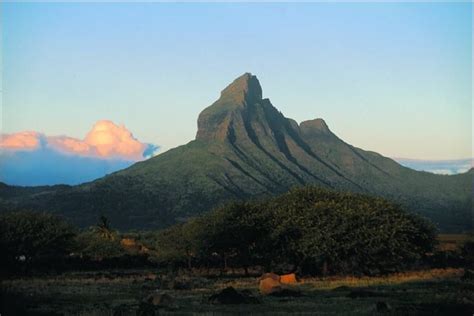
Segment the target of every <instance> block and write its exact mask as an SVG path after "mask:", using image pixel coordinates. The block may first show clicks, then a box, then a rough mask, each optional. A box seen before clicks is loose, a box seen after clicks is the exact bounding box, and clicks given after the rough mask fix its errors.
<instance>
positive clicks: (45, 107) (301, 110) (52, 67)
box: [1, 3, 472, 159]
mask: <svg viewBox="0 0 474 316" xmlns="http://www.w3.org/2000/svg"><path fill="white" fill-rule="evenodd" d="M1 6H2V57H3V73H2V81H3V95H2V103H3V104H2V108H3V116H2V125H3V126H2V132H3V133H13V132H18V131H23V130H34V131H39V132H43V133H45V134H47V135H64V134H65V135H69V136H71V137H76V138H83V137H84V135H85V134H86V133H87V131H88V130H89V129H90V127H91V126H92V125H93V124H94V122H96V121H98V120H101V119H107V120H112V121H114V122H116V123H119V124H120V123H124V124H125V125H126V127H127V128H128V129H129V130H131V131H132V132H133V134H134V135H135V136H136V137H137V138H138V139H140V140H142V141H144V142H147V143H154V144H158V145H160V146H161V147H162V148H164V149H167V148H171V147H175V146H178V145H181V144H184V143H186V142H188V141H190V140H192V139H193V138H194V136H195V132H196V120H197V116H198V114H199V112H200V111H201V110H202V109H204V108H205V107H206V106H208V105H210V104H211V103H212V102H213V101H214V100H215V99H216V98H217V97H218V95H219V92H220V90H222V89H223V88H224V87H225V86H226V85H227V84H228V83H230V82H231V81H232V80H233V79H234V78H235V77H237V76H239V75H240V74H242V73H244V72H247V71H248V72H252V73H253V74H255V75H257V77H258V78H259V79H260V82H261V84H262V86H263V90H264V96H265V97H269V98H270V100H271V101H272V103H273V104H274V105H275V106H276V107H277V108H278V109H279V110H281V111H282V112H283V113H284V114H285V116H287V117H291V118H294V119H296V120H297V121H303V120H306V119H312V118H316V117H322V118H324V119H325V120H326V122H327V123H328V125H329V127H330V128H331V129H332V130H333V131H334V132H335V133H336V134H337V135H338V136H339V137H341V138H342V139H344V140H345V141H347V142H349V143H351V144H353V145H355V146H358V147H361V148H364V149H368V150H373V151H377V152H380V153H382V154H384V155H386V156H391V157H406V158H417V159H460V158H468V157H471V156H472V152H471V148H472V128H471V127H472V126H471V122H472V109H471V107H472V105H471V101H472V88H471V85H472V80H471V72H472V58H471V53H472V48H471V42H472V31H471V30H472V21H471V20H472V5H471V4H470V3H451V4H447V3H332V4H331V3H299V4H291V3H276V4H262V3H260V4H255V3H233V4H224V3H207V4H206V3H197V4H190V3H142V4H132V3H102V4H99V3H76V4H71V3H2V4H1Z"/></svg>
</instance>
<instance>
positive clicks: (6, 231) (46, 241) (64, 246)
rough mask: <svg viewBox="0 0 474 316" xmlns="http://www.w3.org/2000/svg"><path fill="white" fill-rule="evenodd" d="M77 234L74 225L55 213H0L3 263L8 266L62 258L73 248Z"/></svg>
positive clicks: (0, 242)
mask: <svg viewBox="0 0 474 316" xmlns="http://www.w3.org/2000/svg"><path fill="white" fill-rule="evenodd" d="M75 233H76V232H75V230H74V228H73V227H72V226H71V225H69V224H68V223H67V222H65V221H64V220H62V219H61V218H59V217H57V216H55V215H52V214H46V213H35V212H28V211H22V212H9V213H4V214H2V215H0V252H1V253H2V263H3V264H4V265H6V266H7V267H18V266H19V265H25V266H31V265H34V264H36V263H37V262H39V261H44V260H49V259H57V258H61V257H63V256H65V255H67V254H69V253H70V252H71V251H73V249H74V236H75ZM51 264H54V260H52V261H51Z"/></svg>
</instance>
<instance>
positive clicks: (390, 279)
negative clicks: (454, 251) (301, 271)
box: [301, 268, 464, 290]
mask: <svg viewBox="0 0 474 316" xmlns="http://www.w3.org/2000/svg"><path fill="white" fill-rule="evenodd" d="M463 273H464V270H463V269H455V268H448V269H430V270H421V271H409V272H403V273H394V274H389V275H387V276H380V277H353V276H344V277H327V278H305V279H303V280H301V283H302V284H310V285H311V286H313V287H314V288H316V289H324V290H330V289H334V288H337V287H339V286H347V287H369V286H383V285H397V284H402V283H407V282H421V281H438V280H445V279H451V278H459V277H460V276H462V275H463Z"/></svg>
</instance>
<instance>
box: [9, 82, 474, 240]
mask: <svg viewBox="0 0 474 316" xmlns="http://www.w3.org/2000/svg"><path fill="white" fill-rule="evenodd" d="M473 175H474V172H473V170H472V169H471V170H470V171H469V172H467V173H465V174H460V175H453V176H447V175H435V174H431V173H427V172H419V171H414V170H411V169H409V168H405V167H403V166H401V165H399V164H398V163H396V162H395V161H393V160H392V159H389V158H386V157H383V156H382V155H380V154H377V153H375V152H369V151H364V150H362V149H359V148H356V147H354V146H352V145H349V144H347V143H345V142H344V141H343V140H341V139H339V138H338V137H337V136H336V135H334V134H333V133H332V132H331V130H330V129H329V128H328V126H327V125H326V123H325V122H324V121H323V120H322V119H315V120H310V121H305V122H302V123H301V124H298V123H297V122H295V121H294V120H291V119H288V118H286V117H284V116H283V114H282V113H280V112H279V111H278V110H277V109H276V108H275V107H273V105H272V104H271V102H270V100H269V99H264V98H262V89H261V86H260V83H259V82H258V80H257V78H256V77H255V76H253V75H251V74H248V73H246V74H244V75H243V76H241V77H239V78H237V79H236V80H235V81H234V82H233V83H231V84H230V85H229V86H228V87H226V88H225V89H224V90H223V91H222V93H221V96H220V98H219V99H218V100H217V101H216V102H214V104H212V105H211V106H209V107H208V108H206V109H204V111H202V112H201V114H200V115H199V119H198V132H197V135H196V139H195V140H194V141H191V142H190V143H188V144H186V145H183V146H180V147H177V148H175V149H171V150H169V151H167V152H165V153H163V154H161V155H158V156H156V157H154V158H151V159H148V160H146V161H143V162H139V163H136V164H134V165H133V166H131V167H129V168H128V169H125V170H122V171H119V172H116V173H114V174H111V175H109V176H106V177H104V178H101V179H99V180H96V181H93V182H91V183H87V184H83V185H79V186H73V187H69V186H54V187H45V188H43V189H38V188H14V187H9V186H2V187H0V198H1V204H2V207H3V208H12V207H23V208H32V209H41V210H48V211H53V212H58V213H61V214H64V215H65V216H67V217H69V218H71V219H72V220H73V221H74V222H75V223H77V224H79V225H83V226H84V225H90V224H92V223H94V222H95V221H96V220H97V217H98V216H99V214H104V215H106V216H108V217H109V218H111V220H112V222H113V223H114V225H116V226H118V227H119V228H122V229H124V228H125V229H128V228H157V227H166V226H168V225H170V224H172V223H174V222H176V221H181V220H185V219H186V218H189V217H191V216H195V215H197V214H200V213H202V212H205V211H208V210H210V209H211V208H212V207H215V206H217V205H218V204H220V203H224V202H226V201H229V200H237V199H249V198H258V197H263V196H268V195H274V194H277V193H281V192H285V191H287V190H288V189H289V188H291V187H295V186H303V185H307V184H312V185H318V186H322V187H328V188H333V189H338V190H345V191H353V192H360V193H366V194H372V195H379V196H383V197H386V198H388V199H391V200H393V201H395V202H398V203H400V204H402V205H403V206H405V207H406V208H408V209H409V210H411V211H413V212H417V213H420V214H422V215H424V216H426V217H428V218H430V219H431V220H433V221H434V222H435V223H436V224H437V225H439V227H440V228H441V229H442V230H445V231H466V230H470V229H471V228H472V203H471V202H472V179H473Z"/></svg>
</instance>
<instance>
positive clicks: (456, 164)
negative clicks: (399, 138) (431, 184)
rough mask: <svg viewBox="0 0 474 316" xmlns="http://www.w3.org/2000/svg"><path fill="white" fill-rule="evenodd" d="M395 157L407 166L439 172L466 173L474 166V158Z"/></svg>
mask: <svg viewBox="0 0 474 316" xmlns="http://www.w3.org/2000/svg"><path fill="white" fill-rule="evenodd" d="M394 159H395V161H397V162H398V163H400V164H401V165H403V166H405V167H408V168H411V169H415V170H418V171H427V172H431V173H437V174H458V173H464V172H466V171H468V170H469V169H470V168H472V167H473V166H474V159H472V158H471V159H458V160H418V159H407V158H394Z"/></svg>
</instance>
